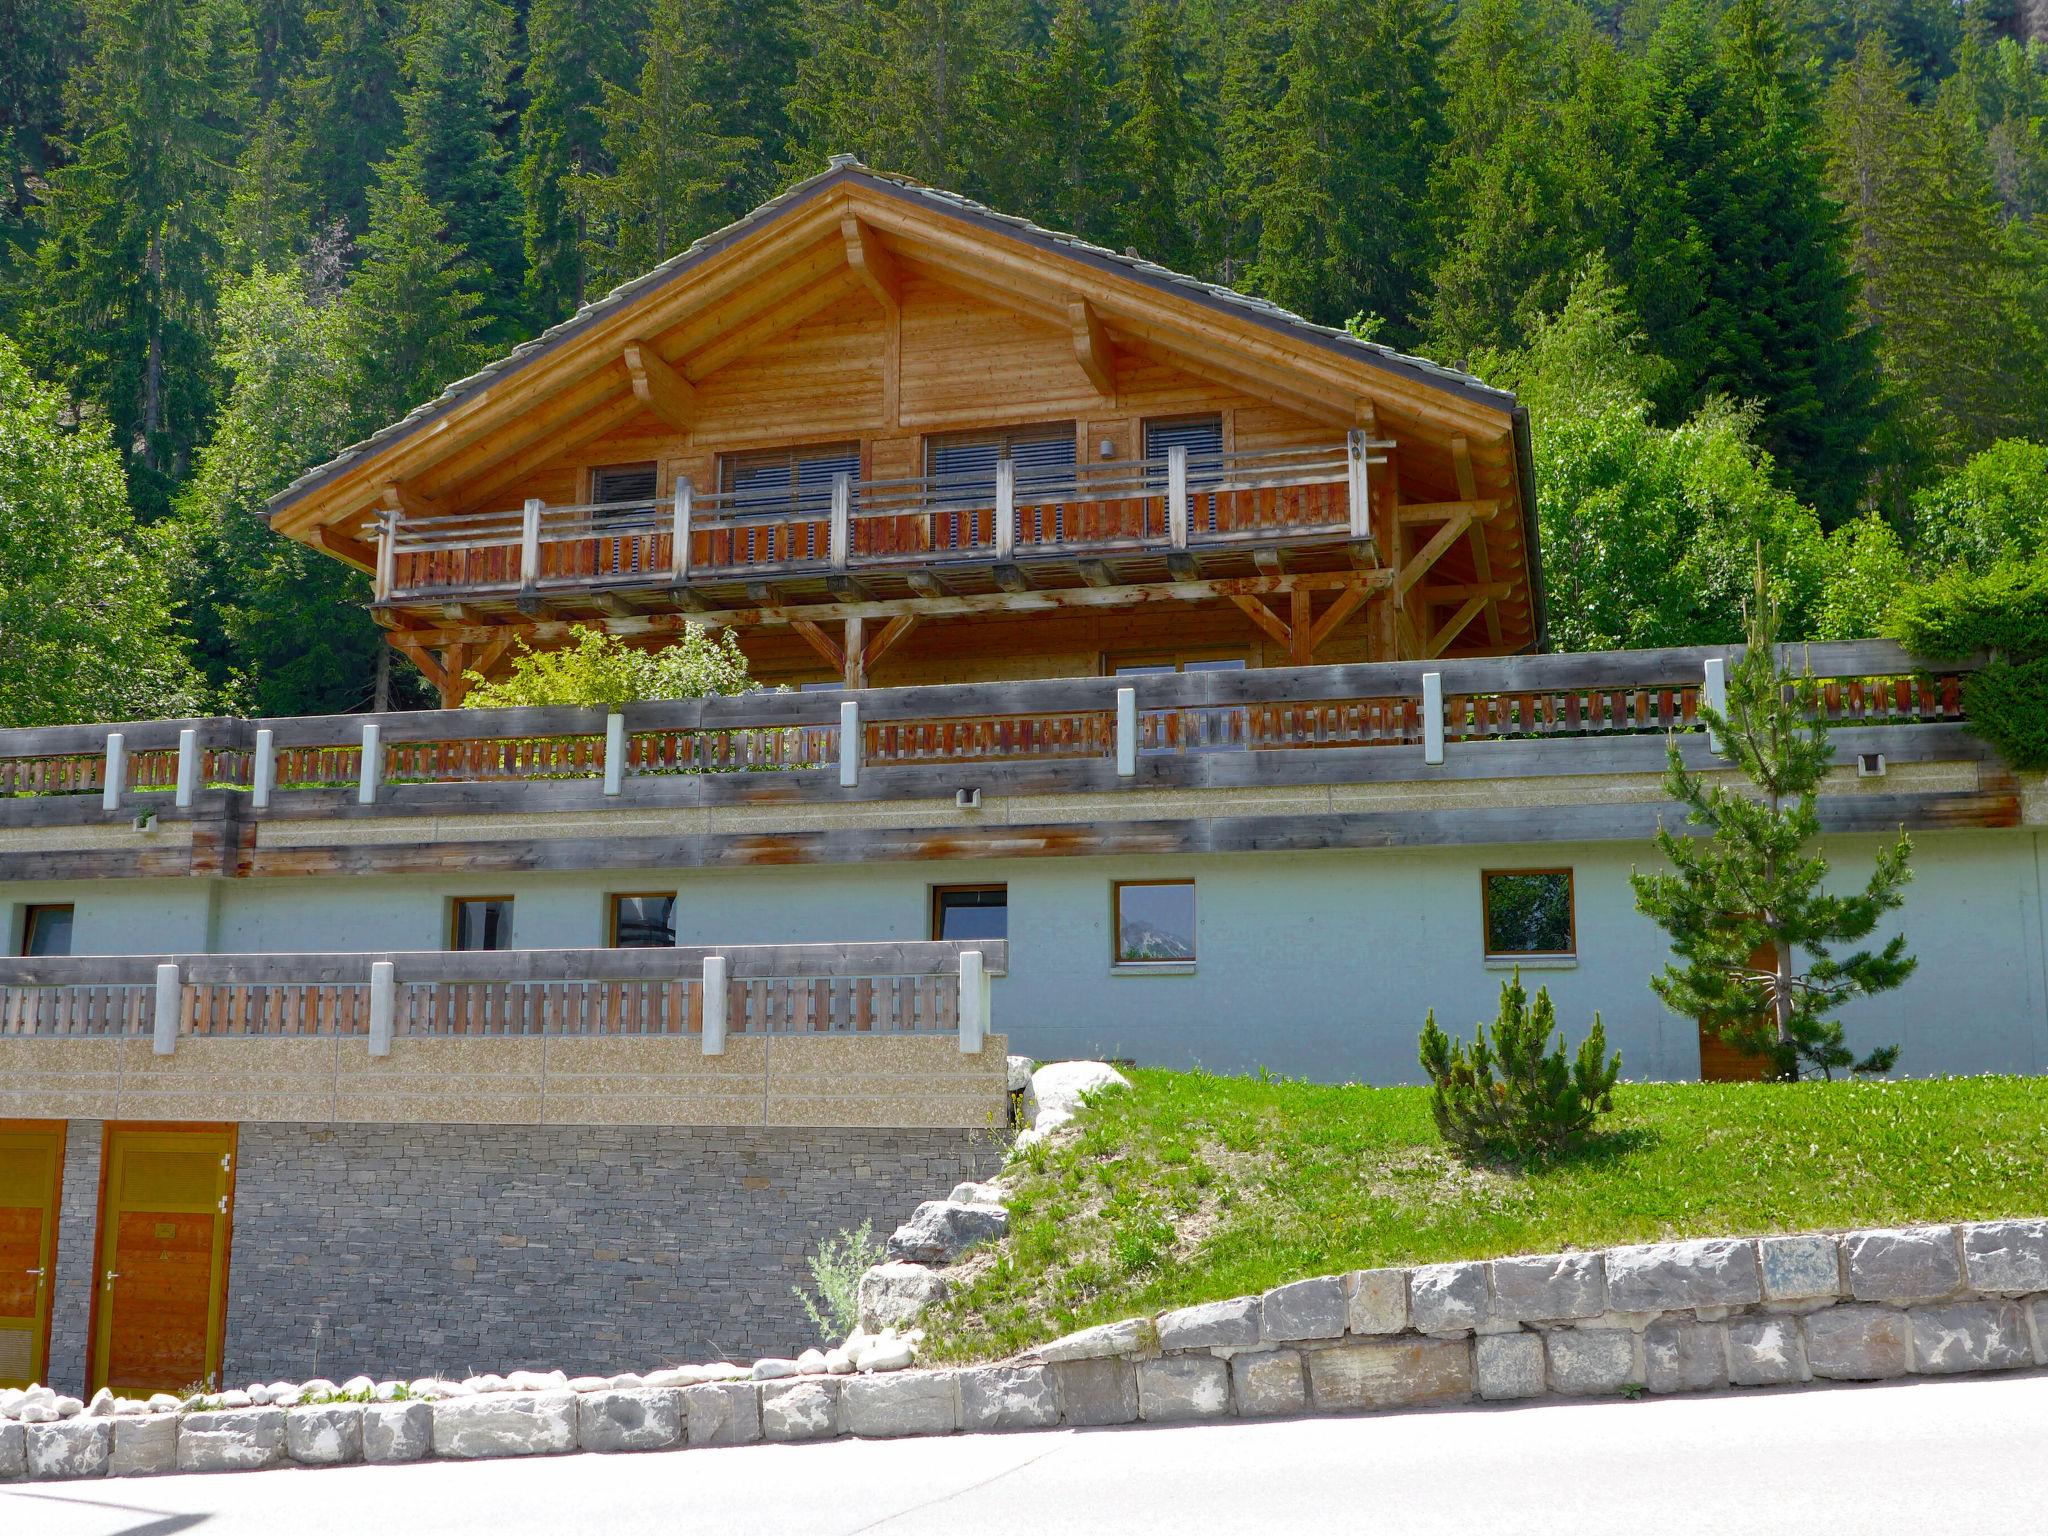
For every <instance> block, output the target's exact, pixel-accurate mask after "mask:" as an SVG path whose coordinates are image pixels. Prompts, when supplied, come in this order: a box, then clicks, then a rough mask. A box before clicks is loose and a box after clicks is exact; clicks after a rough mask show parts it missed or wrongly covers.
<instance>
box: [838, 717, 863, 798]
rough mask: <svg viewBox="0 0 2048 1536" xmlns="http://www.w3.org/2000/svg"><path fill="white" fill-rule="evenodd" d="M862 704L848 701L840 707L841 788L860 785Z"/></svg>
mask: <svg viewBox="0 0 2048 1536" xmlns="http://www.w3.org/2000/svg"><path fill="white" fill-rule="evenodd" d="M860 759H861V739H860V704H859V702H858V701H857V700H854V699H848V700H846V701H845V702H844V703H842V704H841V705H840V706H839V787H840V788H841V789H852V788H853V787H854V786H855V785H857V784H859V783H860Z"/></svg>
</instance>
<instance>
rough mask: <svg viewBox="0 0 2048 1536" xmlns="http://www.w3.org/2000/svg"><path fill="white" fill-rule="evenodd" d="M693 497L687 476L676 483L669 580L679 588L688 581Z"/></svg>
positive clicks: (670, 532) (670, 537)
mask: <svg viewBox="0 0 2048 1536" xmlns="http://www.w3.org/2000/svg"><path fill="white" fill-rule="evenodd" d="M694 495H695V492H694V491H693V490H692V489H691V486H690V481H689V477H688V476H684V477H683V478H682V479H680V480H678V481H676V511H675V522H674V525H673V526H672V527H671V528H670V530H669V554H670V558H669V579H670V580H671V581H673V582H674V583H675V584H676V585H677V586H679V587H680V586H683V585H684V584H686V583H687V582H688V581H689V579H690V510H691V508H690V503H691V500H692V499H693V497H694Z"/></svg>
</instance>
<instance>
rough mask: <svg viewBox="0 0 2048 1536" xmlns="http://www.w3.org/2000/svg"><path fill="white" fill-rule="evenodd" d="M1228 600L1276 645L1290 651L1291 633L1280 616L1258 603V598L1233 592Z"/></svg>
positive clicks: (1292, 641) (1292, 640) (1292, 636)
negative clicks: (1285, 647)
mask: <svg viewBox="0 0 2048 1536" xmlns="http://www.w3.org/2000/svg"><path fill="white" fill-rule="evenodd" d="M1230 600H1231V602H1233V603H1235V604H1236V605H1237V610H1238V612H1240V613H1242V614H1243V615H1244V616H1245V617H1246V618H1248V619H1250V620H1251V621H1252V622H1253V623H1254V624H1256V625H1258V627H1259V628H1260V629H1262V630H1264V631H1265V632H1266V633H1267V634H1268V635H1270V636H1271V637H1272V638H1273V639H1274V641H1276V642H1277V643H1278V644H1280V645H1283V646H1287V647H1289V648H1290V649H1291V648H1292V647H1293V645H1294V635H1293V633H1292V632H1291V631H1290V630H1289V629H1288V627H1287V625H1286V624H1285V623H1284V622H1283V621H1282V620H1281V618H1280V616H1279V615H1278V614H1276V613H1274V612H1273V610H1272V609H1270V608H1268V607H1267V606H1266V605H1265V604H1264V603H1262V602H1261V601H1259V599H1258V598H1256V597H1246V596H1245V595H1243V594H1242V593H1238V592H1233V593H1231V595H1230Z"/></svg>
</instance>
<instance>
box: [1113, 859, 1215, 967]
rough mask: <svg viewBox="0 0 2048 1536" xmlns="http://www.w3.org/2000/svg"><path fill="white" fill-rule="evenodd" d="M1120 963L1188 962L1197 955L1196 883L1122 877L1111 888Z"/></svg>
mask: <svg viewBox="0 0 2048 1536" xmlns="http://www.w3.org/2000/svg"><path fill="white" fill-rule="evenodd" d="M1110 909H1111V921H1112V923H1113V925H1114V927H1115V930H1116V940H1115V944H1116V947H1115V950H1114V951H1113V955H1114V958H1115V961H1116V963H1117V964H1118V965H1187V964H1191V963H1192V962H1193V960H1194V958H1195V882H1194V881H1192V880H1119V881H1117V882H1116V883H1115V884H1114V885H1112V886H1111V887H1110Z"/></svg>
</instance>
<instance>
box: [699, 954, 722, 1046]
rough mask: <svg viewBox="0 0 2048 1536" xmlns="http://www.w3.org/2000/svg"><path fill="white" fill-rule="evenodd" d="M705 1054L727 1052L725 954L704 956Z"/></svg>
mask: <svg viewBox="0 0 2048 1536" xmlns="http://www.w3.org/2000/svg"><path fill="white" fill-rule="evenodd" d="M703 984H704V1054H705V1055H706V1056H723V1055H724V1054H725V1001H726V996H725V956H723V955H706V956H705V957H704V983H703Z"/></svg>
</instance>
